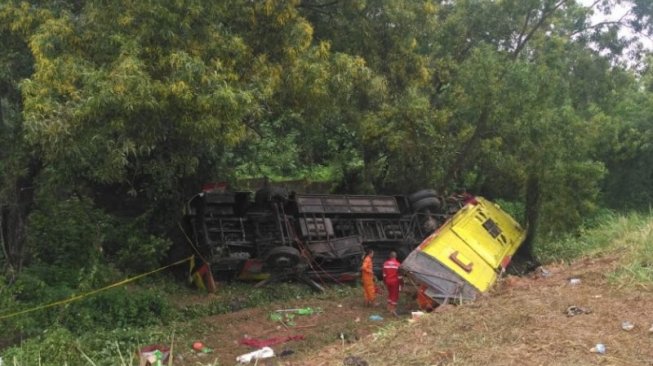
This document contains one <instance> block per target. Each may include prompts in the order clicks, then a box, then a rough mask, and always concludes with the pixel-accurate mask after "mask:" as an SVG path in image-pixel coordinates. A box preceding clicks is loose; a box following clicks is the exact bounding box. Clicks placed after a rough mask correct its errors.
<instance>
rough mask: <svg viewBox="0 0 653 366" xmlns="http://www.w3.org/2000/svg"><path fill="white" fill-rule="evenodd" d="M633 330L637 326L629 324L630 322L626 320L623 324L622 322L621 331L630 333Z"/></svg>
mask: <svg viewBox="0 0 653 366" xmlns="http://www.w3.org/2000/svg"><path fill="white" fill-rule="evenodd" d="M633 328H635V324H633V323H631V322H629V321H628V320H624V321H623V322H621V329H623V330H625V331H627V332H628V331H631V330H633Z"/></svg>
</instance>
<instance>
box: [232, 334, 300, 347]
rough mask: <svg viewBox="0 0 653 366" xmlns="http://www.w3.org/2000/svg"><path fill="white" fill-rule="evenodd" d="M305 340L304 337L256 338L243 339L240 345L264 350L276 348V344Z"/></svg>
mask: <svg viewBox="0 0 653 366" xmlns="http://www.w3.org/2000/svg"><path fill="white" fill-rule="evenodd" d="M303 339H304V336H303V335H294V336H287V337H273V338H267V339H256V338H250V337H245V338H243V339H241V340H240V341H239V343H240V344H242V345H245V346H250V347H254V348H264V347H269V346H274V345H276V344H281V343H286V342H290V341H301V340H303Z"/></svg>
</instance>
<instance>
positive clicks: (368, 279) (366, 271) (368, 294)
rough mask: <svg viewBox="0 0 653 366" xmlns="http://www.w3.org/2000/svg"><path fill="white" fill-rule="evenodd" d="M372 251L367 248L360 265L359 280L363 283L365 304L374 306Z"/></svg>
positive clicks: (374, 289)
mask: <svg viewBox="0 0 653 366" xmlns="http://www.w3.org/2000/svg"><path fill="white" fill-rule="evenodd" d="M372 258H374V251H373V250H372V249H368V250H367V253H366V254H365V258H364V259H363V265H362V266H361V282H362V283H363V294H364V295H365V306H374V305H375V304H374V300H376V287H375V286H374V268H373V264H372Z"/></svg>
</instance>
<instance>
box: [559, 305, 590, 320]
mask: <svg viewBox="0 0 653 366" xmlns="http://www.w3.org/2000/svg"><path fill="white" fill-rule="evenodd" d="M591 313H592V309H589V308H581V307H580V306H576V305H572V306H570V307H568V308H567V310H565V314H567V316H569V317H572V316H576V315H581V314H591Z"/></svg>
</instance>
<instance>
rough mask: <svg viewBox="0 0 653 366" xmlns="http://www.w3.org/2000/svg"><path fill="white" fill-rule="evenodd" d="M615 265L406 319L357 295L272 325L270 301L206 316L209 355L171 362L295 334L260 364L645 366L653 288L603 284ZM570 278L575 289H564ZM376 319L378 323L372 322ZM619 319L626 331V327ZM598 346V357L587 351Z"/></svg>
mask: <svg viewBox="0 0 653 366" xmlns="http://www.w3.org/2000/svg"><path fill="white" fill-rule="evenodd" d="M617 263H618V262H617V260H616V258H615V257H605V258H601V259H596V260H584V261H580V262H577V263H575V264H573V265H571V266H566V265H556V266H548V267H545V268H546V270H547V271H546V272H545V273H543V272H542V271H539V272H536V273H535V274H533V275H532V276H529V277H523V278H517V277H507V278H504V279H503V280H502V281H500V283H498V284H497V286H496V288H495V289H494V291H492V292H491V293H490V294H489V295H487V296H484V297H482V298H480V299H478V300H477V301H476V302H474V303H471V304H467V305H462V306H456V307H447V308H446V309H443V311H441V312H438V313H433V314H428V315H425V316H423V317H422V318H420V319H418V320H417V321H415V322H412V323H409V322H408V318H409V317H410V316H409V315H403V316H401V317H400V318H399V319H396V318H392V317H390V316H388V315H389V314H387V313H386V312H385V311H384V310H383V306H381V307H379V308H374V309H370V308H364V307H363V306H362V301H361V299H359V298H346V299H340V300H319V301H302V302H301V303H294V304H284V307H286V308H293V307H306V306H311V307H313V308H320V309H321V310H322V312H320V313H319V314H315V315H310V316H295V317H294V319H293V320H292V321H291V323H292V324H286V325H283V324H281V323H279V322H274V321H272V320H270V317H269V314H270V313H271V312H273V311H274V310H276V309H278V308H279V305H278V304H276V305H274V306H272V305H271V306H270V307H267V308H257V309H249V310H243V311H239V312H236V313H231V314H226V315H220V316H213V317H207V318H206V319H204V321H205V323H206V325H207V327H206V330H205V333H204V334H200V335H198V337H200V338H201V337H203V338H202V339H203V340H204V341H205V342H206V343H207V345H209V346H211V347H213V348H214V353H212V354H208V355H204V356H199V355H197V354H193V353H192V352H190V351H188V352H186V351H184V352H182V353H181V354H180V355H179V356H181V358H179V359H176V360H175V361H176V362H175V365H194V366H195V365H214V364H218V363H212V362H214V360H215V359H217V360H218V361H219V365H234V364H236V362H235V360H236V356H238V355H239V354H243V353H246V352H249V351H252V350H253V349H254V348H251V347H248V346H245V345H242V344H240V343H239V342H240V341H241V340H242V339H244V338H246V337H251V338H254V339H258V340H262V339H267V340H270V339H273V338H276V339H277V340H278V339H289V337H294V338H292V340H289V341H287V342H285V343H282V344H277V345H274V346H272V348H273V349H274V350H275V352H276V353H277V354H279V353H282V352H284V351H286V353H291V354H290V355H288V356H286V357H276V358H273V359H268V360H265V361H263V360H261V361H259V362H258V365H284V366H291V365H308V366H312V365H315V366H317V365H325V366H327V365H350V366H354V365H355V366H363V365H365V364H367V365H370V366H371V365H472V366H473V365H483V366H488V365H581V366H582V365H615V366H617V365H619V366H621V365H625V366H627V365H653V347H652V346H653V335H652V334H651V333H650V332H649V328H650V327H651V325H652V324H653V312H652V311H651V304H652V303H653V292H652V291H650V289H643V288H624V289H619V288H616V287H615V286H614V285H612V284H610V283H609V281H608V279H607V277H606V273H609V272H610V271H612V270H613V269H614V268H615V266H617V265H618V264H617ZM572 278H575V279H578V280H579V282H580V283H577V284H572V282H570V279H572ZM574 282H578V281H574ZM402 295H403V299H402V302H401V303H400V306H401V307H402V308H403V310H404V313H406V312H407V311H408V310H411V308H414V305H413V304H414V302H413V299H412V293H411V292H405V293H403V294H402ZM380 300H383V297H381V298H380ZM374 314H379V315H381V316H382V317H384V319H383V320H382V321H372V320H370V319H369V317H370V315H374ZM625 322H629V323H632V324H634V327H633V329H631V330H624V329H623V325H624V323H625ZM626 325H627V324H626ZM626 328H628V327H626ZM297 336H300V337H297ZM599 343H600V344H604V345H605V348H606V351H605V354H599V353H595V352H592V351H591V349H592V348H593V347H595V345H596V344H599ZM252 364H253V363H252Z"/></svg>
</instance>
